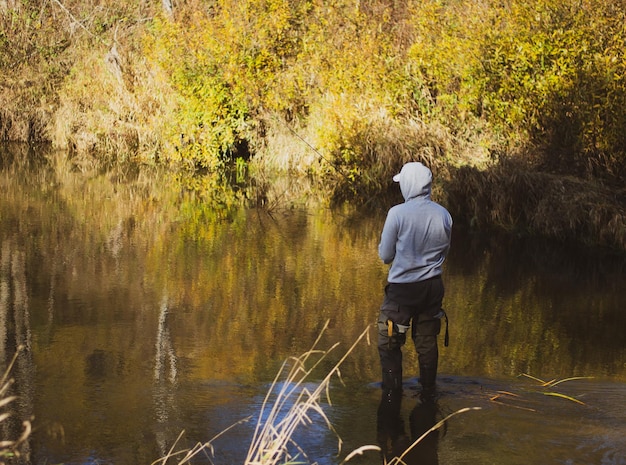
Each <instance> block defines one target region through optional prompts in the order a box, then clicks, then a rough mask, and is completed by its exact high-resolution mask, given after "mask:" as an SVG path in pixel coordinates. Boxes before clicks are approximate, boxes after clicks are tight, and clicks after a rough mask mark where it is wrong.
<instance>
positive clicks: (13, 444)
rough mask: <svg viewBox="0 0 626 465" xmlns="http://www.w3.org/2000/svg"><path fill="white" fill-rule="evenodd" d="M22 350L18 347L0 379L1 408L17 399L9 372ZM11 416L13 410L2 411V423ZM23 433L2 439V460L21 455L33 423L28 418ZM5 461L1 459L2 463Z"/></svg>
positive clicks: (0, 457) (0, 441) (0, 455)
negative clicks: (12, 393)
mask: <svg viewBox="0 0 626 465" xmlns="http://www.w3.org/2000/svg"><path fill="white" fill-rule="evenodd" d="M21 351H22V347H18V350H17V351H16V352H15V355H14V356H13V360H12V361H11V363H10V364H9V366H8V368H7V369H6V371H5V373H4V376H3V377H2V379H0V409H4V408H5V407H7V406H8V405H9V404H11V402H13V401H14V400H16V399H17V397H15V396H10V395H8V394H9V389H10V388H11V385H12V384H13V380H12V379H11V378H9V373H10V372H11V369H12V368H13V365H14V364H15V361H16V360H17V357H18V355H19V353H20V352H21ZM10 417H11V412H1V413H0V425H2V424H3V423H4V422H6V421H7V420H8V419H9V418H10ZM22 426H23V430H22V433H21V434H20V435H19V436H18V437H17V438H16V439H3V440H0V460H2V459H6V458H14V457H19V456H20V446H21V445H22V444H23V443H24V442H25V441H26V440H27V439H28V438H29V437H30V433H31V423H30V421H28V420H24V421H23V422H22ZM3 463H4V462H2V461H0V465H1V464H3Z"/></svg>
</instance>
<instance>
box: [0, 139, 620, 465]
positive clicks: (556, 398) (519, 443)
mask: <svg viewBox="0 0 626 465" xmlns="http://www.w3.org/2000/svg"><path fill="white" fill-rule="evenodd" d="M16 153H17V154H16ZM25 155H29V156H31V157H34V158H39V162H37V163H34V162H26V161H24V160H25V158H24V156H25ZM37 155H38V154H32V153H31V154H27V153H26V154H25V153H24V152H20V151H17V152H10V153H8V152H6V151H5V152H3V155H2V163H1V164H0V165H1V167H2V172H1V173H0V199H1V200H0V252H1V256H0V366H2V367H6V366H7V365H8V364H9V362H10V361H11V359H12V357H13V354H14V353H15V351H16V348H17V347H18V346H20V345H21V346H23V347H24V350H23V351H22V352H20V354H19V355H18V358H17V361H16V364H15V366H14V367H13V370H12V373H11V374H12V376H13V378H14V379H15V384H14V386H13V387H12V391H13V393H14V394H16V395H18V396H19V400H18V401H15V403H14V404H13V410H14V417H13V418H12V419H11V420H7V421H4V422H2V424H1V425H0V426H1V430H2V435H3V438H10V437H16V435H17V434H18V432H19V430H20V429H21V421H22V420H23V419H32V424H33V426H34V428H35V430H34V432H33V433H32V435H31V436H30V438H29V440H28V442H27V444H26V445H25V448H24V450H23V452H24V455H23V457H22V459H21V460H22V462H23V463H32V464H56V463H65V464H96V463H97V464H108V463H111V464H140V463H144V464H150V463H152V462H154V461H155V460H157V459H159V458H160V457H163V456H164V455H165V454H166V453H167V452H168V451H169V450H170V449H172V448H174V449H175V450H180V449H183V448H185V447H192V446H193V445H194V444H196V443H198V442H206V441H209V440H210V439H211V438H213V437H214V436H216V435H218V434H220V433H221V432H223V431H224V430H226V429H227V428H229V427H230V426H231V425H233V424H235V423H237V422H238V421H240V420H242V419H246V418H248V417H250V418H249V420H248V421H246V422H244V423H241V424H237V425H236V426H234V427H233V428H232V429H229V430H228V432H226V433H224V434H223V435H222V436H220V437H219V438H218V439H216V440H215V442H214V452H213V453H214V455H213V456H210V457H201V458H198V459H197V460H196V462H197V463H217V464H223V463H242V462H243V461H244V458H245V456H246V452H247V450H248V444H249V443H250V440H251V437H252V434H253V431H254V428H255V424H256V419H257V418H258V415H259V412H260V409H261V406H262V404H263V401H264V398H265V394H266V392H267V391H268V389H269V388H270V386H271V383H272V381H273V380H274V377H275V376H276V374H277V373H278V372H279V370H280V367H281V365H282V363H283V361H285V360H286V359H288V358H289V357H293V356H298V355H301V354H303V353H305V352H306V351H308V350H309V349H310V348H311V346H312V345H313V343H314V341H315V340H316V339H317V338H318V337H319V342H318V347H319V348H320V349H324V350H326V349H329V348H330V347H332V346H333V345H334V344H335V343H339V346H338V347H337V348H335V349H333V351H331V352H330V353H329V354H328V355H327V358H326V359H325V360H324V361H323V362H322V363H321V365H320V367H319V368H318V369H317V370H315V372H314V373H313V374H312V376H311V378H310V379H309V381H308V382H309V383H310V385H305V386H308V387H310V388H311V389H313V388H314V387H315V386H316V385H317V383H319V381H320V380H321V379H322V378H323V377H324V376H325V375H326V373H327V372H328V371H329V370H331V369H332V368H333V366H334V365H335V363H336V362H337V361H338V360H339V358H340V357H341V356H342V355H343V354H344V353H345V351H346V350H348V348H349V347H350V346H351V345H352V344H353V343H354V341H356V340H357V339H358V338H359V336H360V335H361V334H362V333H363V332H364V331H366V332H368V333H369V335H370V336H371V340H372V341H374V340H375V333H374V330H373V327H372V326H371V324H372V323H373V322H374V321H375V319H376V317H377V312H378V306H379V304H380V301H381V295H382V289H383V286H384V281H385V276H386V267H385V266H384V265H383V264H381V263H380V261H379V259H378V258H377V255H376V247H377V244H378V238H379V234H380V228H381V227H382V222H383V221H384V216H385V212H384V211H378V212H369V213H368V214H366V215H356V214H351V213H348V212H330V211H327V210H323V209H320V210H315V211H299V210H287V211H276V212H274V213H273V214H272V215H268V214H267V213H263V212H260V211H256V210H251V211H240V212H237V213H235V214H233V215H231V216H228V217H226V216H225V215H223V214H219V212H216V211H213V210H212V209H210V208H207V206H206V205H202V204H194V203H192V202H182V201H180V198H181V197H180V196H179V192H170V190H171V186H172V183H171V180H168V179H167V178H154V177H151V176H147V175H145V174H141V173H136V172H126V171H123V170H118V171H117V172H104V173H103V172H99V171H97V170H93V169H89V168H88V167H84V166H82V168H81V169H77V168H76V164H72V163H71V162H70V161H69V160H68V159H67V158H66V157H65V156H61V155H54V156H48V157H41V156H37ZM624 265H625V262H624V260H623V258H616V257H614V256H611V255H610V254H605V253H600V252H598V251H590V250H586V249H582V248H580V247H571V246H565V245H563V244H555V243H550V242H545V241H537V240H532V239H528V238H526V239H524V238H520V237H513V236H506V235H494V234H490V235H480V234H476V233H468V232H465V231H463V230H462V229H461V228H457V229H455V231H454V238H453V246H452V250H451V255H450V257H449V259H448V261H447V262H446V266H445V275H444V279H445V284H446V292H447V294H446V298H445V301H444V303H445V308H446V310H447V312H448V315H449V317H450V334H451V340H450V341H451V342H450V346H449V347H442V348H441V358H440V373H441V375H440V380H439V384H440V388H441V392H442V397H441V399H440V401H439V403H438V409H437V410H436V411H435V412H429V411H424V410H423V409H421V408H420V405H419V402H418V400H417V397H416V393H417V391H416V380H415V376H416V375H417V373H416V371H415V370H416V358H415V356H414V354H413V353H412V350H411V349H412V348H411V346H410V345H409V346H407V348H406V349H407V350H405V354H406V356H405V378H406V379H405V392H404V397H403V399H402V402H401V404H400V406H399V410H397V411H396V412H386V411H383V412H380V411H379V399H380V390H379V388H378V385H377V384H376V383H377V382H378V381H379V365H378V359H377V354H376V349H375V347H374V345H368V344H367V340H366V339H364V340H363V341H362V342H360V343H359V344H357V346H356V347H355V349H354V350H353V351H352V352H351V353H350V354H349V356H348V358H347V359H346V361H345V362H344V363H343V364H342V366H341V380H340V379H338V378H335V379H334V380H333V383H332V386H331V390H330V395H331V399H330V400H331V401H332V405H331V404H330V403H329V402H328V400H327V399H323V400H322V405H323V406H324V411H325V412H326V414H327V415H328V418H329V419H330V421H331V423H332V424H333V426H334V428H335V430H336V434H334V433H333V432H332V431H329V429H328V428H327V426H326V425H325V423H324V421H323V419H322V418H319V417H316V416H315V415H314V416H312V424H310V425H308V426H306V427H303V428H302V429H301V430H299V431H298V432H296V434H295V435H294V439H295V441H296V442H298V444H299V445H300V446H301V448H302V449H303V452H306V454H307V457H308V460H309V461H310V462H317V463H320V464H336V463H340V462H341V459H342V458H343V457H345V456H346V455H347V453H349V452H350V451H352V450H354V449H356V448H358V447H360V446H362V445H366V444H379V445H382V446H384V447H387V448H390V449H393V448H396V449H398V448H402V447H403V444H405V445H406V444H409V443H410V442H411V440H412V439H413V437H414V435H415V434H417V432H418V431H420V428H422V429H424V427H425V425H432V421H435V420H437V421H438V420H440V419H441V418H443V417H444V416H446V415H449V414H451V413H454V412H456V411H458V410H459V409H462V408H465V407H481V410H479V411H470V412H467V413H462V414H458V415H456V416H454V417H453V418H451V419H450V421H449V422H448V423H447V425H446V427H445V428H444V429H442V430H440V432H439V434H438V435H437V436H436V437H432V436H431V437H430V438H429V440H428V442H426V443H424V447H422V448H421V449H420V450H418V451H416V452H414V453H413V454H412V455H411V456H410V457H409V458H408V459H407V463H417V462H419V463H431V464H432V463H442V464H443V463H445V464H452V465H459V464H466V463H467V464H470V463H471V464H476V463H480V464H490V463H493V464H522V463H524V464H526V463H555V464H557V463H558V464H600V463H602V464H624V463H626V439H624V438H625V437H626V407H625V405H626V403H625V402H624V399H625V395H626V384H625V383H626V332H625V331H624V328H625V327H626V313H625V312H624V302H626V285H625V284H626V278H625V274H624ZM326 325H327V326H328V327H327V329H326V330H323V328H325V327H326ZM368 328H369V329H368ZM520 375H521V376H520ZM570 377H581V378H584V379H574V380H569V381H565V382H563V383H560V384H557V385H555V386H552V387H551V386H541V383H540V382H539V381H537V380H538V379H540V380H544V381H546V382H549V381H552V380H557V381H558V380H563V379H566V378H570ZM565 396H567V397H565ZM573 399H575V400H577V401H580V402H581V403H579V402H575V401H574V400H573ZM431 416H432V418H431ZM379 417H384V418H383V419H384V420H385V421H381V418H379ZM381 422H382V423H383V424H384V425H383V426H384V427H381ZM377 425H378V426H377ZM182 431H184V434H183V435H182V436H181V438H180V439H177V438H179V435H180V433H181V432H182ZM337 436H339V437H341V439H342V441H343V444H342V446H341V451H340V452H339V449H338V440H337ZM338 454H339V455H338ZM196 462H194V463H196ZM351 462H352V463H354V462H357V463H368V464H369V463H381V462H382V459H381V456H380V453H377V452H367V453H365V454H364V455H363V456H360V457H357V458H355V459H353V460H352V461H351ZM168 463H169V462H168ZM171 463H174V461H172V462H171Z"/></svg>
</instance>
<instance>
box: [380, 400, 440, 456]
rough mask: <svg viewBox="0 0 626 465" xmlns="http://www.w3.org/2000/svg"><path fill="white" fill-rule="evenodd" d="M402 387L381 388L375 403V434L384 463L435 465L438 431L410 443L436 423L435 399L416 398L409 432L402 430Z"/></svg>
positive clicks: (410, 418)
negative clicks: (378, 398) (376, 413)
mask: <svg viewBox="0 0 626 465" xmlns="http://www.w3.org/2000/svg"><path fill="white" fill-rule="evenodd" d="M401 406H402V389H401V388H400V389H393V390H385V389H384V390H383V394H382V398H381V400H380V404H379V406H378V416H377V418H378V422H377V437H378V443H379V445H380V448H381V450H382V454H383V459H384V463H404V464H406V465H417V464H419V465H437V464H438V463H439V457H438V455H437V447H438V441H439V431H438V430H435V431H433V432H431V433H429V434H428V435H427V436H426V437H425V438H424V439H422V440H421V441H420V442H418V443H417V444H413V443H414V442H415V441H416V440H417V439H419V438H420V437H421V436H422V435H423V434H424V433H426V431H428V430H429V429H430V428H432V427H433V426H434V425H435V423H436V416H437V411H438V407H437V402H436V401H435V400H433V399H428V400H426V399H425V400H419V401H418V402H417V405H416V406H415V408H414V409H413V410H412V411H411V414H410V415H409V428H410V435H408V434H407V433H406V431H405V426H404V420H403V419H402V415H401Z"/></svg>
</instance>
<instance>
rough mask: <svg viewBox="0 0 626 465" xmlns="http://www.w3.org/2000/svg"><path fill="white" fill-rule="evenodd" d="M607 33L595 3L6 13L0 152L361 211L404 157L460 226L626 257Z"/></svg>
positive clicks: (4, 8)
mask: <svg viewBox="0 0 626 465" xmlns="http://www.w3.org/2000/svg"><path fill="white" fill-rule="evenodd" d="M625 20H626V12H625V11H624V10H623V8H622V7H621V5H620V4H619V3H615V2H612V1H608V0H534V1H532V2H526V1H522V0H509V1H507V2H496V1H493V0H482V1H479V2H462V1H460V0H448V1H442V0H420V1H417V0H408V1H406V2H397V1H390V0H368V1H359V0H356V1H355V0H350V1H348V0H333V1H330V2H329V1H320V0H238V1H235V0H204V1H202V0H186V1H181V2H176V3H171V2H168V0H165V1H164V2H158V3H154V4H146V2H139V1H129V2H121V3H120V2H113V1H111V0H103V1H100V2H92V1H85V0H66V1H63V0H52V1H47V0H24V1H21V2H17V1H14V0H13V1H10V0H9V1H5V2H0V23H1V24H2V29H1V32H0V69H1V70H2V75H3V76H6V78H5V79H4V82H2V86H1V87H0V103H1V105H0V107H1V108H2V109H1V110H0V138H2V139H4V140H21V141H27V142H40V141H45V142H51V143H52V144H53V145H54V146H55V147H58V148H64V149H68V150H69V151H70V153H71V154H72V156H73V159H74V164H75V165H76V166H77V167H78V168H81V167H84V166H86V165H89V166H92V165H93V164H98V165H104V166H110V165H111V164H116V163H119V162H127V161H132V162H137V163H139V164H150V165H154V164H156V165H164V166H166V167H168V168H170V169H172V170H173V171H174V172H176V173H177V176H178V180H179V182H181V183H183V186H184V188H185V189H188V190H191V191H193V192H195V193H196V194H198V195H200V196H201V198H203V199H205V200H207V201H210V203H211V204H214V205H221V206H222V207H226V208H228V207H229V206H231V205H236V204H239V203H241V202H246V203H252V204H256V205H263V206H266V207H269V206H273V205H275V204H276V203H277V202H279V201H281V200H282V199H285V198H294V197H296V196H298V197H302V194H303V193H311V192H317V193H321V195H322V196H323V197H324V198H325V199H326V200H328V201H331V202H334V203H340V202H343V201H348V202H351V203H361V204H367V205H375V204H376V203H379V202H381V199H383V198H385V194H388V193H389V189H390V188H392V187H393V186H391V185H390V184H391V183H390V182H389V180H390V177H391V175H393V174H394V173H395V172H396V171H397V170H398V169H399V167H400V166H401V165H402V163H404V162H405V161H407V160H414V159H418V160H422V161H424V162H425V163H427V164H428V165H429V166H430V167H431V168H432V169H433V171H434V172H435V175H436V177H437V181H438V182H437V191H436V193H435V194H436V196H437V198H438V199H439V200H441V201H442V202H444V203H445V204H446V205H447V206H449V207H450V209H451V211H452V212H453V214H454V216H455V219H456V220H457V221H459V222H461V221H466V222H468V223H471V224H473V225H477V226H479V227H483V228H485V227H494V226H495V227H501V228H506V229H510V230H514V231H517V232H521V233H533V234H542V235H547V236H552V237H558V238H564V239H574V240H579V241H584V242H589V243H594V244H600V245H605V246H609V247H613V248H617V249H621V250H625V249H626V220H625V218H626V207H625V205H626V192H625V190H624V182H623V181H624V173H625V166H626V133H625V132H624V131H623V129H622V128H623V127H624V125H625V123H626V105H625V103H626V82H625V76H626V60H625V57H624V50H626V48H625V47H624V45H626V44H625V42H626V29H625V28H626V26H625V24H626V21H625ZM305 186H306V187H305Z"/></svg>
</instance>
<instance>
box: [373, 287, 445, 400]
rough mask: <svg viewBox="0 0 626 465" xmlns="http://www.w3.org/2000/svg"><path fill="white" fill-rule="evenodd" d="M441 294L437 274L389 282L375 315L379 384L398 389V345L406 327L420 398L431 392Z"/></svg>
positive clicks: (399, 386) (429, 396)
mask: <svg viewBox="0 0 626 465" xmlns="http://www.w3.org/2000/svg"><path fill="white" fill-rule="evenodd" d="M443 296H444V288H443V282H442V280H441V277H440V276H437V277H434V278H431V279H428V280H425V281H420V282H417V283H407V284H396V283H389V284H387V286H386V287H385V298H384V301H383V304H382V306H381V310H380V316H379V318H378V353H379V355H380V364H381V368H382V387H383V390H384V391H385V392H387V393H391V392H397V391H398V390H401V389H402V346H404V344H405V343H406V336H407V333H408V332H409V330H410V334H411V339H413V344H414V346H415V350H416V351H417V355H418V362H419V383H420V385H421V386H422V392H421V396H422V399H425V398H433V397H434V395H435V387H436V378H437V363H438V359H439V349H438V347H437V336H438V335H439V332H440V331H441V318H442V317H444V316H445V312H443V310H442V308H441V304H442V301H443Z"/></svg>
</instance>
